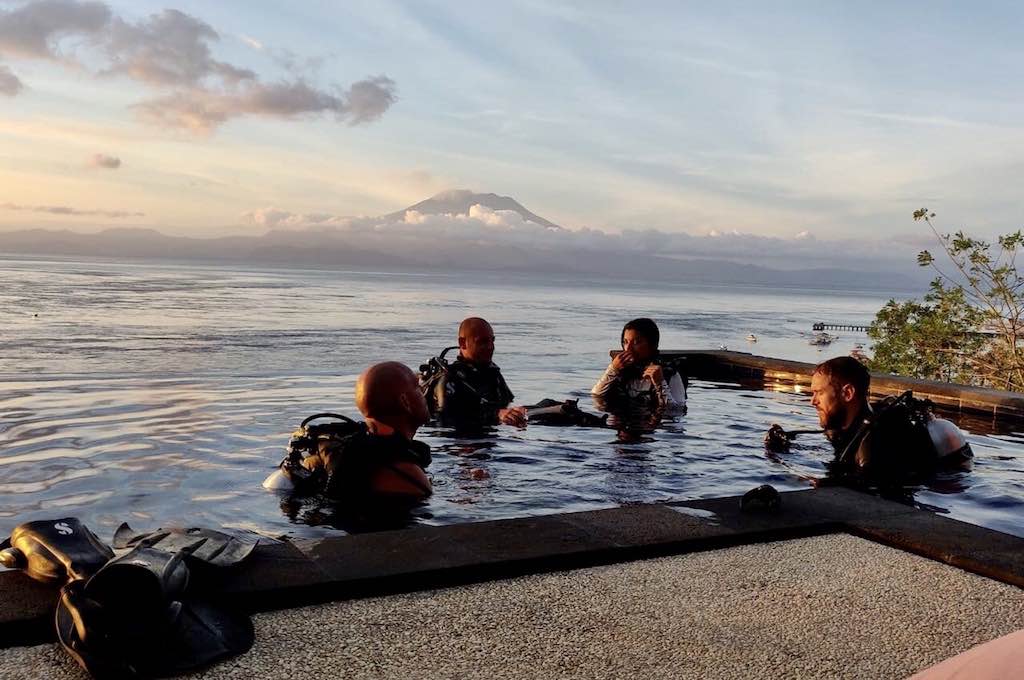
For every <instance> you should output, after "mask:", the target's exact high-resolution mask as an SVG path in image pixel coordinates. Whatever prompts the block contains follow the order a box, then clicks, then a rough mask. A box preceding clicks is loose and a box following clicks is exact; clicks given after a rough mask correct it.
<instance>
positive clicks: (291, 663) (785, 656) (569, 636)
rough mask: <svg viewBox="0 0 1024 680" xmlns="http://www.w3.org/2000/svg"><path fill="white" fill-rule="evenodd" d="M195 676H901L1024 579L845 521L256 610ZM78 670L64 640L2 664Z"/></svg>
mask: <svg viewBox="0 0 1024 680" xmlns="http://www.w3.org/2000/svg"><path fill="white" fill-rule="evenodd" d="M255 622H256V644H255V646H254V647H253V649H252V651H250V652H249V653H248V654H245V655H244V656H241V657H239V658H236V659H233V660H229V661H226V662H224V663H221V664H219V665H216V666H214V667H212V668H209V669H207V670H205V671H204V672H202V673H198V674H195V675H192V676H189V677H194V678H225V679H226V678H232V679H234V678H240V679H241V678H260V679H261V680H265V679H268V678H303V679H304V680H305V679H308V678H318V677H324V678H333V677H339V678H431V679H436V678H466V677H473V678H487V679H488V680H498V679H499V678H534V677H535V678H549V677H574V678H623V677H644V678H645V679H650V678H689V677H693V678H752V677H760V678H764V677H770V678H826V677H827V678H835V677H847V678H902V677H906V676H907V675H910V674H912V673H914V672H916V671H918V670H921V669H922V668H925V667H927V666H930V665H931V664H933V663H936V662H938V661H940V660H942V659H945V658H947V657H949V656H952V655H954V654H957V653H959V652H961V651H964V650H966V649H968V648H969V647H971V646H973V645H975V644H978V643H980V642H984V641H986V640H990V639H993V638H996V637H998V636H1000V635H1004V634H1006V633H1009V632H1011V631H1014V630H1017V629H1020V628H1024V590H1020V589H1018V588H1015V587H1012V586H1007V585H1004V584H1001V583H998V582H995V581H991V580H989V579H986V578H983V577H980V576H975V575H972V574H968V573H966V572H963V571H960V570H959V569H955V568H953V567H949V566H946V565H942V564H939V563H937V562H933V561H931V560H927V559H924V558H921V557H916V556H914V555H910V554H908V553H904V552H902V551H899V550H895V549H892V548H887V547H884V546H881V545H878V544H875V543H871V542H869V541H865V540H862V539H858V538H854V537H852V536H848V535H842V534H839V535H832V536H824V537H819V538H809V539H801V540H795V541H782V542H778V543H769V544H763V545H751V546H743V547H738V548H731V549H728V550H719V551H712V552H705V553H696V554H691V555H682V556H678V557H668V558H662V559H656V560H647V561H642V562H630V563H626V564H617V565H612V566H607V567H597V568H592V569H581V570H578V571H572V572H564V573H557V574H543V575H538V576H528V577H524V578H518V579H513V580H508V581H498V582H493V583H486V584H481V585H474V586H465V587H459V588H451V589H447V590H440V591H433V592H425V593H416V594H411V595H400V596H393V597H381V598H374V599H368V600H358V601H350V602H341V603H332V604H327V605H319V606H314V607H304V608H300V609H292V610H287V611H280V612H272V613H268V614H261V615H259V616H256V617H255ZM85 677H87V676H86V674H85V673H84V672H83V671H81V670H80V669H78V667H77V666H75V665H74V663H73V662H72V661H71V659H70V657H68V656H67V655H66V654H65V653H64V652H63V651H62V650H61V649H60V648H59V647H58V646H56V645H42V646H38V647H29V648H18V649H9V650H2V651H0V678H5V679H14V678H75V679H81V678H85Z"/></svg>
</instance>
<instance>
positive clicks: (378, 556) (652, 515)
mask: <svg viewBox="0 0 1024 680" xmlns="http://www.w3.org/2000/svg"><path fill="white" fill-rule="evenodd" d="M782 497H783V502H782V507H781V509H780V510H778V511H777V512H761V513H745V512H741V511H740V509H739V499H738V498H732V497H730V498H714V499H704V500H693V501H681V502H676V503H667V504H645V505H632V506H626V507H620V508H610V509H607V510H594V511H589V512H575V513H566V514H557V515H544V516H539V517H527V518H522V519H507V520H494V521H488V522H477V523H471V524H456V525H450V526H439V527H435V526H417V527H413V528H410V529H403V530H399V531H386V532H379V533H372V534H362V535H355V536H339V537H336V538H326V539H319V540H305V539H300V540H295V541H292V542H285V543H278V544H267V545H261V546H259V547H258V548H257V550H256V553H255V554H254V555H253V556H252V557H251V558H250V559H249V560H248V561H247V562H246V563H245V564H244V565H242V566H241V567H239V568H236V569H235V570H234V573H231V574H228V575H222V576H221V582H220V583H218V584H216V585H212V586H210V587H209V591H210V596H212V597H216V598H218V599H223V600H224V601H226V602H227V603H229V604H231V605H234V606H238V607H240V608H242V609H244V610H246V611H249V612H252V613H256V612H262V611H271V610H275V609H283V608H290V607H298V606H302V605H309V604H316V603H322V602H329V601H336V600H344V599H352V598H362V597H369V596H377V595H388V594H394V593H403V592H411V591H420V590H430V589H434V588H444V587H449V586H455V585H463V584H470V583H479V582H483V581H490V580H495V579H503V578H511V577H516V576H523V575H527V574H537V573H545V572H551V571H559V570H566V569H577V568H581V567H590V566H597V565H603V564H612V563H618V562H627V561H632V560H638V559H647V558H652V557H661V556H667V555H679V554H685V553H691V552H702V551H707V550H716V549H721V548H727V547H733V546H739V545H748V544H755V543H765V542H770V541H779V540H785V539H792V538H805V537H810V536H820V535H826V534H834V533H848V534H852V535H855V536H859V537H862V538H865V539H868V540H871V541H875V542H878V543H882V544H885V545H888V546H892V547H894V548H899V549H901V550H906V551H908V552H912V553H915V554H917V555H921V556H924V557H927V558H930V559H933V560H937V561H939V562H944V563H946V564H950V565H952V566H955V567H959V568H961V569H964V570H966V571H970V572H974V573H976V574H981V575H983V576H986V577H989V578H992V579H995V580H997V581H1001V582H1003V583H1008V584H1011V585H1015V586H1018V587H1021V588H1024V538H1017V537H1015V536H1011V535H1009V534H1004V533H1001V532H998V531H992V530H990V529H983V528H981V527H977V526H974V525H971V524H967V523H965V522H960V521H957V520H954V519H950V518H948V517H943V516H941V515H936V514H933V513H931V512H928V511H925V510H919V509H916V508H914V507H911V506H907V505H903V504H899V503H895V502H891V501H886V500H882V499H879V498H876V497H874V496H870V495H867V494H864V493H860V492H857V491H852V490H849V489H845V488H840V487H835V488H821V489H811V490H806V491H792V492H787V493H784V494H782ZM56 599H57V593H56V589H54V588H52V587H46V586H43V585H41V584H38V583H35V582H33V581H31V580H30V579H28V578H27V577H26V576H24V575H23V574H21V573H20V572H2V573H0V603H2V606H0V648H2V647H12V646H21V645H30V644H41V643H44V642H48V641H52V640H53V639H54V629H53V607H54V605H55V603H56Z"/></svg>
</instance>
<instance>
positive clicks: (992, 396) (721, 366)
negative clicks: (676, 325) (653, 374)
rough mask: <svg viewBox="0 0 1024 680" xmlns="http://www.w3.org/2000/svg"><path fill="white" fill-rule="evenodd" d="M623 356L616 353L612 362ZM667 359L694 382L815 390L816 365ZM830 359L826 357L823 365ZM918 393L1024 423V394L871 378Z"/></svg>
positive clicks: (887, 389)
mask: <svg viewBox="0 0 1024 680" xmlns="http://www.w3.org/2000/svg"><path fill="white" fill-rule="evenodd" d="M617 353H618V350H613V351H611V352H610V354H611V355H612V356H615V354H617ZM661 354H662V355H663V356H667V357H679V358H684V359H685V360H686V371H687V374H688V375H689V376H690V377H691V378H699V379H702V380H751V379H753V380H759V381H765V382H788V383H794V384H800V385H809V384H810V380H811V374H812V373H813V372H814V366H815V364H811V363H807V362H804V361H791V360H789V359H775V358H773V357H764V356H758V355H756V354H749V353H747V352H736V351H731V350H662V352H661ZM827 358H829V356H828V355H825V354H824V353H823V356H822V360H823V361H824V360H825V359H827ZM907 390H913V392H914V395H915V396H918V397H927V398H928V399H931V400H932V402H934V403H935V404H936V406H938V407H939V408H941V409H945V410H950V411H962V412H967V413H975V414H980V415H986V416H992V417H994V418H1013V419H1024V394H1021V393H1019V392H1006V391H1004V390H994V389H990V388H987V387H972V386H970V385H959V384H957V383H947V382H940V381H937V380H920V379H918V378H906V377H903V376H899V375H893V374H891V373H879V372H874V371H873V372H872V373H871V393H872V394H873V395H875V396H888V395H891V394H900V393H902V392H905V391H907Z"/></svg>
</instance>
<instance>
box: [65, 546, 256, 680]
mask: <svg viewBox="0 0 1024 680" xmlns="http://www.w3.org/2000/svg"><path fill="white" fill-rule="evenodd" d="M188 581H189V572H188V567H187V566H186V565H185V562H184V554H183V553H168V552H165V551H162V550H159V549H156V548H152V547H145V546H139V547H136V548H133V549H132V550H130V551H129V552H127V553H126V554H124V555H122V556H120V557H118V558H117V559H115V560H112V561H111V562H109V563H108V564H107V565H106V566H105V567H104V568H103V569H101V570H100V571H98V572H97V573H96V575H95V576H93V577H92V578H91V579H89V581H88V582H85V585H84V586H83V585H82V583H83V582H82V581H76V582H74V583H72V584H70V585H69V586H67V587H66V588H65V589H64V590H63V591H62V594H61V600H60V602H59V603H58V605H57V615H56V623H57V634H58V637H59V639H60V641H61V644H62V645H63V646H64V647H65V649H67V651H68V652H69V653H70V654H71V655H72V656H73V657H74V658H75V660H76V661H78V663H79V664H81V665H82V666H83V667H84V668H85V669H86V670H88V671H89V672H90V673H92V674H93V675H94V676H96V677H97V678H104V677H112V678H121V677H128V678H134V677H164V676H169V675H176V674H178V673H182V672H184V671H188V670H192V669H195V668H198V667H201V666H205V665H207V664H210V663H213V662H214V661H217V660H219V659H222V658H225V657H228V656H233V655H236V654H241V653H243V652H245V651H247V650H248V649H249V648H250V647H251V646H252V643H253V638H254V632H253V627H252V622H251V621H250V620H249V618H248V617H247V616H244V615H241V614H235V613H232V612H228V611H223V610H221V609H219V608H216V607H214V606H212V605H208V604H204V603H200V602H192V601H189V600H187V599H182V598H183V597H184V593H185V590H186V588H187V586H188Z"/></svg>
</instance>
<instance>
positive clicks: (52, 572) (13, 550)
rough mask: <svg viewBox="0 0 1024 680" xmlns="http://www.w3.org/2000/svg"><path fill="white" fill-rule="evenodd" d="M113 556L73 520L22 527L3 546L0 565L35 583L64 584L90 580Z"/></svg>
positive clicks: (0, 553)
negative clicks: (22, 573)
mask: <svg viewBox="0 0 1024 680" xmlns="http://www.w3.org/2000/svg"><path fill="white" fill-rule="evenodd" d="M113 556H114V552H113V551H112V550H111V549H110V548H109V547H108V546H107V545H105V544H104V543H103V542H102V541H100V539H99V538H97V537H96V534H94V533H92V532H91V531H89V528H88V527H86V526H85V525H84V524H82V523H81V522H79V521H78V520H77V519H75V518H74V517H65V518H64V519H57V520H41V521H37V522H25V523H24V524H19V525H18V526H16V527H15V528H14V531H12V532H11V537H10V538H8V539H7V540H5V541H4V542H3V543H0V564H2V565H3V566H5V567H7V568H8V569H20V570H22V571H24V572H25V573H26V574H28V576H30V577H31V578H32V579H34V580H36V581H41V582H43V583H57V584H60V585H63V584H65V583H67V582H68V581H69V580H74V579H85V578H89V577H90V576H92V575H93V574H95V573H96V572H97V571H99V569H100V567H102V566H103V565H104V564H106V563H107V561H108V560H110V559H111V558H112V557H113Z"/></svg>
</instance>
